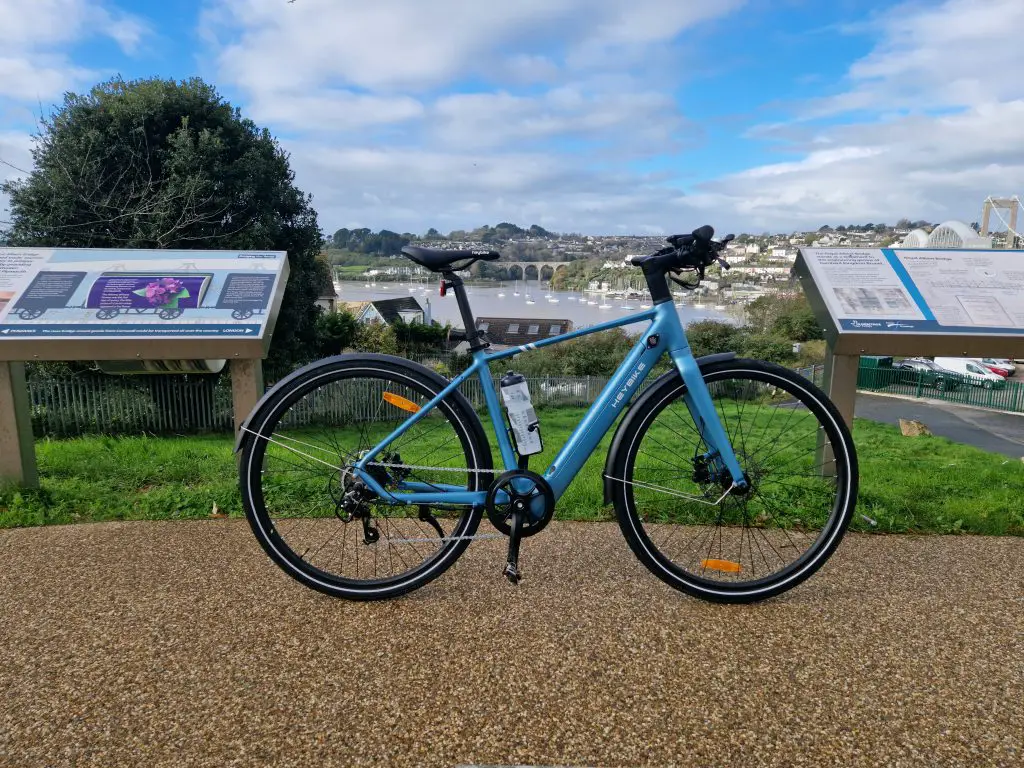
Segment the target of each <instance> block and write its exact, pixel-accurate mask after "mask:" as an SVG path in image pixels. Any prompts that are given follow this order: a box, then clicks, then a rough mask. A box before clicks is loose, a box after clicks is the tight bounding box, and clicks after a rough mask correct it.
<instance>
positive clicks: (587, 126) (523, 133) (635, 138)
mask: <svg viewBox="0 0 1024 768" xmlns="http://www.w3.org/2000/svg"><path fill="white" fill-rule="evenodd" d="M684 126H685V121H684V120H683V117H682V115H680V114H679V112H678V107H677V106H676V104H675V103H674V101H673V100H672V98H671V97H670V96H668V95H667V94H665V93H661V92H657V91H643V90H637V91H633V92H629V91H626V90H604V91H600V90H599V91H596V92H592V91H588V90H587V89H584V88H580V87H574V86H564V87H559V88H553V89H551V90H549V91H547V92H545V93H543V94H541V95H539V96H530V97H527V96H515V95H512V94H509V93H507V92H495V93H463V94H452V95H449V96H445V97H442V98H440V99H438V100H437V101H436V102H435V103H434V105H433V108H432V110H431V114H430V127H431V131H432V132H433V133H434V134H435V135H436V136H437V137H438V138H439V140H441V141H442V142H444V143H446V144H448V145H451V146H459V147H466V148H482V147H502V146H508V145H509V144H510V143H529V142H534V141H540V140H545V139H550V138H552V137H557V136H572V137H574V138H575V139H577V140H594V141H604V142H609V143H613V144H616V145H624V144H632V145H634V146H636V145H638V144H640V145H644V146H646V147H649V148H651V149H655V150H664V149H665V148H666V145H667V144H668V143H669V142H671V141H672V140H673V137H674V136H675V135H676V134H677V132H680V131H682V130H683V128H684Z"/></svg>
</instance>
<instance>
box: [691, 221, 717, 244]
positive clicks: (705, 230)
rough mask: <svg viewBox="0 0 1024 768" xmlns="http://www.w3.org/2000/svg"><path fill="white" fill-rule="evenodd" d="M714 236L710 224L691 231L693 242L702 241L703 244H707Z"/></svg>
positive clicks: (713, 229)
mask: <svg viewBox="0 0 1024 768" xmlns="http://www.w3.org/2000/svg"><path fill="white" fill-rule="evenodd" d="M714 236H715V228H714V227H712V226H711V225H710V224H705V225H704V226H703V227H698V228H697V229H695V230H693V239H694V240H703V241H704V242H708V241H709V240H711V238H713V237H714Z"/></svg>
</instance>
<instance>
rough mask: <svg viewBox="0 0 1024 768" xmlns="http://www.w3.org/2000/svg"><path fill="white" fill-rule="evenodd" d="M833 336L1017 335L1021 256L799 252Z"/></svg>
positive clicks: (1020, 328) (1022, 330)
mask: <svg viewBox="0 0 1024 768" xmlns="http://www.w3.org/2000/svg"><path fill="white" fill-rule="evenodd" d="M801 254H802V256H803V261H804V264H805V265H806V268H807V270H808V272H809V273H810V276H811V278H812V279H813V281H814V284H815V286H816V288H817V290H818V292H819V293H820V296H821V298H822V300H823V301H824V303H825V305H826V307H827V308H828V311H829V314H830V315H831V316H832V318H833V319H834V320H835V322H836V327H837V330H838V331H839V332H840V333H843V332H850V333H902V334H949V333H954V334H978V335H1017V334H1021V335H1024V252H1022V251H993V250H917V249H891V248H803V249H801Z"/></svg>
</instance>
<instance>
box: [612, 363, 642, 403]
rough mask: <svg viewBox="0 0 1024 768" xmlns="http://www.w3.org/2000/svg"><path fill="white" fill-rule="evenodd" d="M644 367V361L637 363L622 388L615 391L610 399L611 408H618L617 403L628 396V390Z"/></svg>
mask: <svg viewBox="0 0 1024 768" xmlns="http://www.w3.org/2000/svg"><path fill="white" fill-rule="evenodd" d="M646 369H647V365H646V364H645V363H640V364H639V365H637V367H636V370H635V371H633V372H632V373H631V374H630V375H629V378H628V379H626V383H625V384H623V385H622V389H620V390H619V391H618V392H617V393H616V395H615V400H613V401H612V408H618V407H619V405H621V404H622V401H623V400H625V399H626V397H627V396H628V394H629V390H631V389H632V388H633V385H634V384H636V381H637V379H639V378H640V372H641V371H644V370H646Z"/></svg>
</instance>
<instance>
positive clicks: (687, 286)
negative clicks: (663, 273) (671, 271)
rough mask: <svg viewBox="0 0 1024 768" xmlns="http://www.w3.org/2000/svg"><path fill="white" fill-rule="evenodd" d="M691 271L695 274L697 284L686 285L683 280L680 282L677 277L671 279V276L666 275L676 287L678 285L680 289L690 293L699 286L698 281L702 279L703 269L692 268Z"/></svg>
mask: <svg viewBox="0 0 1024 768" xmlns="http://www.w3.org/2000/svg"><path fill="white" fill-rule="evenodd" d="M693 271H694V272H696V273H697V282H695V283H688V282H686V281H685V280H680V279H679V278H677V277H672V275H668V279H669V280H671V281H672V282H673V283H675V284H676V285H678V286H679V287H680V288H683V289H685V290H687V291H692V290H693V289H694V288H696V287H697V286H698V285H700V281H701V280H703V279H704V267H694V268H693Z"/></svg>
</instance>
